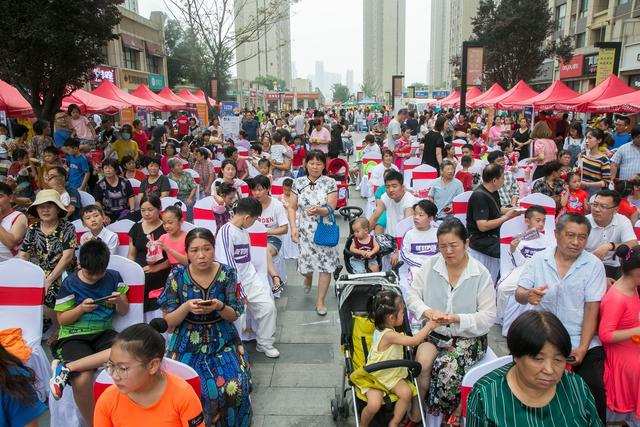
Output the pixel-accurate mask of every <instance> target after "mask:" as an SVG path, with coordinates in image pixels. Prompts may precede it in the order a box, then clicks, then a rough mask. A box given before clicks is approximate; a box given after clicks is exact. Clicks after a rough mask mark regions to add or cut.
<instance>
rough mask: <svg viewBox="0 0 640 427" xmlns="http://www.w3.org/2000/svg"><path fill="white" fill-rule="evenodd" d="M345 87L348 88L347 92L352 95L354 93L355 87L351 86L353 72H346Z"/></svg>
mask: <svg viewBox="0 0 640 427" xmlns="http://www.w3.org/2000/svg"><path fill="white" fill-rule="evenodd" d="M345 85H346V86H347V87H348V88H349V92H351V93H354V92H355V91H356V88H355V85H354V84H353V70H347V77H346V79H345Z"/></svg>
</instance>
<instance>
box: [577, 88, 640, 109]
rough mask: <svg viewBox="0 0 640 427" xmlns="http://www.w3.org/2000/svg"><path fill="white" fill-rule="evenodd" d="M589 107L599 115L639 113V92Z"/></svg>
mask: <svg viewBox="0 0 640 427" xmlns="http://www.w3.org/2000/svg"><path fill="white" fill-rule="evenodd" d="M589 107H590V110H591V111H596V112H599V113H640V90H634V91H633V92H630V93H625V94H624V95H618V96H614V97H611V98H606V99H602V100H600V101H595V102H592V103H591V104H589Z"/></svg>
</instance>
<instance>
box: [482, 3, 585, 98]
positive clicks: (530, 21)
mask: <svg viewBox="0 0 640 427" xmlns="http://www.w3.org/2000/svg"><path fill="white" fill-rule="evenodd" d="M471 24H472V27H473V38H474V40H477V41H479V42H481V43H482V44H483V45H484V46H485V52H484V80H485V84H486V85H487V86H490V85H491V84H493V83H496V82H497V83H500V84H501V85H502V86H503V87H511V86H513V85H514V84H515V83H517V82H518V80H521V79H523V80H531V79H533V78H535V77H537V75H538V70H539V68H540V66H541V65H542V63H543V61H544V60H545V59H547V58H559V59H560V60H562V61H567V60H569V59H571V56H572V55H573V45H572V39H571V37H561V38H558V39H555V40H553V41H551V42H549V41H548V37H552V36H553V34H554V29H555V23H554V21H553V19H552V13H551V10H550V9H549V2H548V1H547V0H501V1H500V2H496V1H494V0H480V4H479V6H478V12H477V14H476V16H475V17H474V18H473V19H472V20H471Z"/></svg>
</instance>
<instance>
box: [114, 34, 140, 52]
mask: <svg viewBox="0 0 640 427" xmlns="http://www.w3.org/2000/svg"><path fill="white" fill-rule="evenodd" d="M120 41H122V46H124V47H127V48H129V49H133V50H138V51H140V52H142V51H144V41H142V40H140V39H139V38H137V37H134V36H130V35H129V34H125V33H121V34H120Z"/></svg>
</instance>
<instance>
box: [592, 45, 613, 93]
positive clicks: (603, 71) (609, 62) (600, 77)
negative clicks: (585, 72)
mask: <svg viewBox="0 0 640 427" xmlns="http://www.w3.org/2000/svg"><path fill="white" fill-rule="evenodd" d="M615 57H616V50H615V49H614V48H603V47H601V48H599V49H598V66H597V68H596V85H599V84H600V83H602V82H603V81H605V80H606V79H607V77H609V76H610V75H611V74H613V70H614V67H615Z"/></svg>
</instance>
